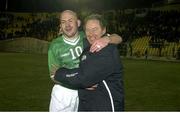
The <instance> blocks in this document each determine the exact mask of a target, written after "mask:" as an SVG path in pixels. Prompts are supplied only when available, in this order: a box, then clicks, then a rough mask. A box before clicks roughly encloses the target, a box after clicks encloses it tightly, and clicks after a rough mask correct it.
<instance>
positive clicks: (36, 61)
mask: <svg viewBox="0 0 180 113" xmlns="http://www.w3.org/2000/svg"><path fill="white" fill-rule="evenodd" d="M123 63H124V79H125V110H126V111H179V110H180V93H179V92H180V63H173V62H162V61H145V60H128V59H123ZM0 80H1V81H0V111H48V107H49V101H50V94H51V89H52V86H53V83H52V82H51V80H50V78H49V75H48V66H47V55H33V54H22V53H0Z"/></svg>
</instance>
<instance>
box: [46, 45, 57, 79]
mask: <svg viewBox="0 0 180 113" xmlns="http://www.w3.org/2000/svg"><path fill="white" fill-rule="evenodd" d="M59 67H60V66H59V65H58V62H57V58H56V56H55V54H54V52H53V48H52V46H50V47H49V49H48V69H49V75H50V78H51V79H52V80H53V81H54V79H53V78H54V75H55V72H56V70H57V69H58V68H59ZM54 82H55V81H54Z"/></svg>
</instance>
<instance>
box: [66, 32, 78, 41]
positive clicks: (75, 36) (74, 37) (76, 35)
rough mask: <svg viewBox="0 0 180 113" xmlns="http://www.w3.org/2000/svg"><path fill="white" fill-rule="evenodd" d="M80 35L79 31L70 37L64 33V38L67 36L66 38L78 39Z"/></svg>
mask: <svg viewBox="0 0 180 113" xmlns="http://www.w3.org/2000/svg"><path fill="white" fill-rule="evenodd" d="M78 35H79V33H78V32H77V33H76V34H75V35H74V36H72V37H68V36H67V35H64V38H66V39H70V40H71V39H72V40H73V39H76V38H77V37H78Z"/></svg>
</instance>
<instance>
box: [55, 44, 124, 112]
mask: <svg viewBox="0 0 180 113" xmlns="http://www.w3.org/2000/svg"><path fill="white" fill-rule="evenodd" d="M54 79H55V80H56V81H59V82H61V83H62V84H66V85H70V86H72V87H74V88H77V89H78V95H79V108H78V110H79V111H112V110H113V109H114V111H123V110H124V90H123V67H122V63H121V62H120V55H119V54H118V50H117V47H116V45H108V46H107V47H105V48H103V49H102V50H101V51H99V52H97V53H91V52H89V48H88V47H87V48H86V49H85V50H84V51H83V53H82V55H81V57H80V65H79V68H75V69H66V68H60V69H58V70H57V71H56V74H55V78H54ZM95 84H98V86H97V88H96V89H95V90H93V91H92V90H86V89H85V88H87V87H91V86H93V85H95Z"/></svg>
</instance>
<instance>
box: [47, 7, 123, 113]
mask: <svg viewBox="0 0 180 113" xmlns="http://www.w3.org/2000/svg"><path fill="white" fill-rule="evenodd" d="M60 23H61V24H60V27H61V29H62V35H61V36H59V37H57V38H56V39H54V40H53V41H52V43H51V44H50V47H49V50H48V66H49V73H50V76H51V77H52V78H53V76H54V73H55V71H56V70H55V68H60V67H65V68H69V69H72V68H77V67H78V64H79V56H80V55H81V53H82V51H83V39H84V38H85V35H84V32H79V31H78V27H79V26H80V20H78V18H77V14H76V13H75V12H73V11H70V10H65V11H63V12H62V13H61V15H60ZM121 41H122V39H121V37H120V36H118V35H116V34H114V35H111V36H110V37H109V36H105V37H104V38H100V40H97V41H96V42H94V43H93V44H92V46H91V49H90V51H91V52H98V51H100V50H101V49H102V48H104V47H105V46H107V45H108V43H117V44H118V43H120V42H121ZM78 103H79V99H78V91H77V90H75V89H73V88H72V87H69V86H66V87H64V86H61V85H60V84H55V85H54V87H53V89H52V93H51V101H50V106H49V111H51V112H66V111H68V112H73V111H77V110H78Z"/></svg>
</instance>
